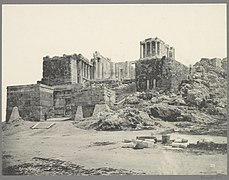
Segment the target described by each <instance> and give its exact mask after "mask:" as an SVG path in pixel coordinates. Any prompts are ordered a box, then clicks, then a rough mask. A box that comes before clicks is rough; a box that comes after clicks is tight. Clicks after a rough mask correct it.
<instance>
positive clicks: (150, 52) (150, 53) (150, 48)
mask: <svg viewBox="0 0 229 180" xmlns="http://www.w3.org/2000/svg"><path fill="white" fill-rule="evenodd" d="M149 56H152V41H150V42H149Z"/></svg>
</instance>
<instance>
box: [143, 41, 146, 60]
mask: <svg viewBox="0 0 229 180" xmlns="http://www.w3.org/2000/svg"><path fill="white" fill-rule="evenodd" d="M142 46H143V50H142V54H143V58H145V57H146V55H145V48H146V46H145V44H144V43H143V44H142Z"/></svg>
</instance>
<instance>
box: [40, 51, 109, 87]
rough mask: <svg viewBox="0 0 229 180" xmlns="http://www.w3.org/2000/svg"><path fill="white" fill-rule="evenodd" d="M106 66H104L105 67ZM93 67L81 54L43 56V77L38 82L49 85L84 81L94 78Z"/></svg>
mask: <svg viewBox="0 0 229 180" xmlns="http://www.w3.org/2000/svg"><path fill="white" fill-rule="evenodd" d="M105 68H106V67H105ZM94 70H95V69H94V68H93V65H92V64H91V63H90V62H89V60H88V59H87V58H85V57H83V56H82V55H81V54H78V55H77V54H73V55H63V56H62V57H59V56H55V57H53V58H49V57H48V56H47V57H44V58H43V77H42V80H41V82H40V83H42V84H46V85H49V86H56V85H67V84H76V83H84V82H86V81H89V80H91V79H93V78H94V76H93V75H94Z"/></svg>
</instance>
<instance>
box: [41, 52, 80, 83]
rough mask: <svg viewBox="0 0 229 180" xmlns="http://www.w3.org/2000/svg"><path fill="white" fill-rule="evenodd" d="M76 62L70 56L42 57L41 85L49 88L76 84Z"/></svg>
mask: <svg viewBox="0 0 229 180" xmlns="http://www.w3.org/2000/svg"><path fill="white" fill-rule="evenodd" d="M73 73H75V74H76V62H75V61H74V60H73V59H72V58H71V57H70V56H63V57H53V58H49V57H44V58H43V78H42V80H41V83H42V84H46V85H49V86H54V85H61V84H72V83H76V77H75V74H73Z"/></svg>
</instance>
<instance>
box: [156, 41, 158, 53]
mask: <svg viewBox="0 0 229 180" xmlns="http://www.w3.org/2000/svg"><path fill="white" fill-rule="evenodd" d="M155 55H156V56H157V55H158V54H157V41H155Z"/></svg>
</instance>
